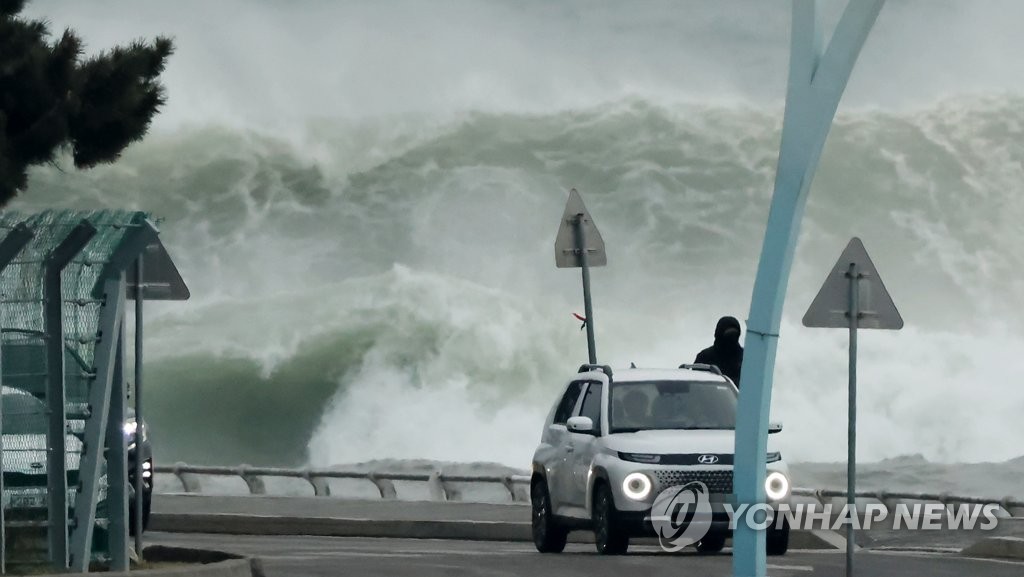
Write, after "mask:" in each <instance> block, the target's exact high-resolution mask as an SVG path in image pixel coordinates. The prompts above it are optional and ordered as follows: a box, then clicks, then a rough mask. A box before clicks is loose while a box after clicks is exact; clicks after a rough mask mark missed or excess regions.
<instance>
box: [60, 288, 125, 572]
mask: <svg viewBox="0 0 1024 577" xmlns="http://www.w3.org/2000/svg"><path fill="white" fill-rule="evenodd" d="M104 287H105V288H104V292H105V294H106V297H105V298H106V303H105V304H104V306H103V310H102V312H101V313H100V321H99V325H98V328H99V331H100V340H99V342H98V343H97V345H96V354H95V358H94V361H93V362H94V366H95V369H96V378H95V379H94V380H93V382H92V386H91V387H90V390H89V406H90V415H89V420H87V421H86V422H85V435H84V438H85V447H84V450H83V455H82V464H81V467H80V469H79V479H80V481H79V492H78V499H77V502H76V506H75V528H74V530H73V531H72V533H71V568H72V569H73V570H75V571H80V572H85V571H86V569H88V567H89V557H90V551H91V547H92V535H93V529H94V525H95V521H96V502H97V494H98V492H99V479H100V466H101V464H102V462H103V459H104V457H103V447H104V440H105V439H106V438H107V437H106V432H107V424H108V421H110V420H114V419H116V418H117V416H116V415H111V414H110V408H111V404H112V401H113V402H116V400H115V399H113V396H114V395H115V394H116V393H115V390H116V389H118V387H116V386H115V383H114V382H115V381H116V380H118V378H122V379H123V371H122V370H120V366H119V365H120V364H121V362H122V361H121V356H122V355H121V352H120V349H121V348H122V346H123V343H122V342H121V340H122V336H121V334H120V333H121V331H122V329H123V319H124V298H125V297H124V280H123V278H122V277H118V278H116V279H110V280H108V281H107V282H106V283H105V285H104ZM122 404H123V402H122ZM123 422H124V420H123V417H122V421H121V423H118V425H117V426H118V430H120V429H121V426H122V423H123ZM121 436H122V438H121V441H122V443H123V441H124V438H123V437H124V434H123V433H122V434H121ZM108 440H109V439H108ZM111 449H113V448H111ZM113 457H114V455H108V458H113ZM109 474H110V471H109V470H108V475H109ZM108 481H109V478H108ZM113 498H114V495H112V494H108V501H109V500H112V499H113Z"/></svg>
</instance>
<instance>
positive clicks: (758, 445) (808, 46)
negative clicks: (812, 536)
mask: <svg viewBox="0 0 1024 577" xmlns="http://www.w3.org/2000/svg"><path fill="white" fill-rule="evenodd" d="M884 1H885V0H858V1H856V2H850V3H849V4H848V5H847V7H846V9H845V11H844V12H843V16H842V18H841V19H840V21H839V24H838V26H837V27H836V30H835V32H834V34H833V35H832V40H831V41H830V42H829V45H828V48H827V49H825V51H824V53H823V52H822V48H821V45H822V42H821V38H822V34H821V27H820V26H819V24H818V21H817V6H816V1H815V0H794V2H793V28H792V47H791V52H790V62H789V87H788V91H787V95H786V113H785V118H784V121H783V128H782V145H781V147H780V150H779V164H778V170H777V172H776V175H775V192H774V194H773V195H772V204H771V210H770V212H769V215H768V227H767V230H766V231H765V237H764V244H763V245H762V248H761V259H760V262H759V264H758V269H757V277H756V279H755V281H754V293H753V296H752V298H751V304H750V316H749V318H748V320H747V336H746V340H745V348H746V351H745V352H744V359H743V370H742V374H741V378H740V382H741V383H742V384H743V386H742V388H741V389H740V398H739V406H738V409H737V422H736V450H735V454H736V457H735V459H736V460H735V462H736V465H735V471H734V475H735V478H734V484H733V486H734V491H735V500H736V503H737V505H744V504H746V505H751V506H752V505H756V504H758V503H764V502H765V489H764V482H765V467H766V463H765V457H766V452H767V445H768V416H769V409H770V408H771V392H772V377H773V373H774V370H775V353H776V349H777V347H778V338H779V327H780V325H781V320H782V305H783V303H784V301H785V298H786V285H787V283H788V281H789V273H790V269H791V267H792V264H793V255H794V253H795V251H796V240H797V237H798V235H799V232H800V221H801V220H802V218H803V212H804V207H805V206H806V204H807V194H808V192H809V190H810V185H811V181H812V180H813V178H814V173H815V171H816V170H817V166H818V160H819V158H820V157H821V151H822V149H823V148H824V146H825V139H826V137H827V136H828V132H829V129H830V128H831V126H832V119H833V117H834V116H835V112H836V109H837V108H838V106H839V99H840V97H841V96H842V94H843V91H844V90H845V89H846V83H847V81H848V80H849V77H850V72H851V71H852V69H853V64H854V62H856V60H857V56H858V55H859V54H860V49H861V48H862V47H863V45H864V41H865V40H866V39H867V35H868V33H869V32H870V30H871V27H872V25H873V24H874V22H875V19H876V18H877V17H878V13H879V11H880V10H881V9H882V5H883V4H884ZM766 570H767V560H766V558H765V537H764V532H763V531H756V530H754V529H753V528H751V527H748V526H746V524H744V523H739V524H737V526H736V529H735V531H734V533H733V574H734V575H736V576H737V577H740V576H742V577H764V575H765V574H766Z"/></svg>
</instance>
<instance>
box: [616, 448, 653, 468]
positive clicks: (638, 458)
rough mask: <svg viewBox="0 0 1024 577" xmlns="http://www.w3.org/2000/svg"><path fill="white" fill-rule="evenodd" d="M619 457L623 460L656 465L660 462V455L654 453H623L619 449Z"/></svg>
mask: <svg viewBox="0 0 1024 577" xmlns="http://www.w3.org/2000/svg"><path fill="white" fill-rule="evenodd" d="M619 458H620V459H622V460H623V461H631V462H633V463H647V464H648V465H656V464H658V463H660V462H661V455H654V454H651V453H623V452H622V451H619Z"/></svg>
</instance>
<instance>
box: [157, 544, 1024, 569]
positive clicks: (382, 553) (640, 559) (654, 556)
mask: <svg viewBox="0 0 1024 577" xmlns="http://www.w3.org/2000/svg"><path fill="white" fill-rule="evenodd" d="M148 543H150V544H153V543H158V544H163V545H172V546H181V547H198V548H206V549H218V550H222V551H230V552H234V553H240V554H243V555H248V556H252V557H258V558H260V559H261V560H262V563H263V568H264V571H265V574H266V577H284V576H288V577H292V576H310V577H312V576H318V575H332V576H335V575H366V576H373V575H380V576H389V577H390V576H396V577H401V576H404V575H408V576H410V577H412V576H415V577H429V576H434V575H437V576H446V577H447V576H450V575H462V576H489V577H490V576H503V577H505V576H508V577H512V576H519V575H522V576H528V577H538V576H540V575H559V576H567V577H568V576H575V575H578V576H580V577H600V576H602V575H608V576H620V575H644V576H652V577H653V576H658V575H666V576H667V575H671V576H673V577H680V576H682V577H685V576H694V577H714V576H723V577H725V576H730V575H731V574H732V573H731V570H732V558H731V556H730V555H729V553H728V549H727V550H726V552H724V553H722V554H718V555H699V554H696V553H691V552H684V553H678V554H669V553H665V552H663V551H661V550H660V549H659V548H657V547H651V546H638V547H631V548H630V554H629V555H626V556H623V557H602V556H599V555H597V554H596V553H595V552H594V548H593V546H592V545H584V544H570V545H569V546H568V547H567V548H566V552H565V553H562V554H560V555H542V554H540V553H537V552H536V551H535V550H534V549H533V547H532V546H531V545H530V544H528V543H506V542H493V541H492V542H486V541H451V540H444V541H441V540H431V539H368V538H337V537H304V536H286V537H277V536H274V537H265V536H240V535H202V534H168V533H153V534H150V535H149V538H148ZM857 569H858V571H857V573H858V574H859V575H864V576H872V577H891V576H897V575H899V576H904V575H913V576H927V577H954V576H956V577H961V576H963V577H1004V576H1005V577H1011V576H1012V577H1020V576H1021V575H1024V563H1020V562H1005V561H991V560H981V559H966V558H963V557H958V556H956V555H952V554H923V553H899V552H885V551H870V550H864V551H860V552H858V554H857ZM768 574H769V575H772V576H775V577H786V576H806V575H811V576H817V575H821V576H826V575H827V576H837V577H838V576H842V575H844V557H843V554H842V553H840V552H836V551H828V552H821V551H818V552H811V551H795V552H791V553H789V554H787V555H785V556H783V557H770V558H769V570H768Z"/></svg>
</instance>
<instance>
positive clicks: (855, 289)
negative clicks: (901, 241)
mask: <svg viewBox="0 0 1024 577" xmlns="http://www.w3.org/2000/svg"><path fill="white" fill-rule="evenodd" d="M846 276H847V278H849V279H850V308H849V312H848V313H847V314H848V315H849V317H850V359H849V363H850V391H849V393H850V399H849V421H848V423H847V427H848V428H847V445H848V447H847V455H846V506H847V508H848V510H849V511H850V515H856V514H857V325H858V321H859V320H860V278H861V276H862V275H861V274H860V271H859V270H858V267H857V263H856V262H851V263H850V269H849V271H847V273H846ZM849 518H850V524H849V525H847V526H846V577H853V548H854V527H853V517H852V516H851V517H849Z"/></svg>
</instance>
